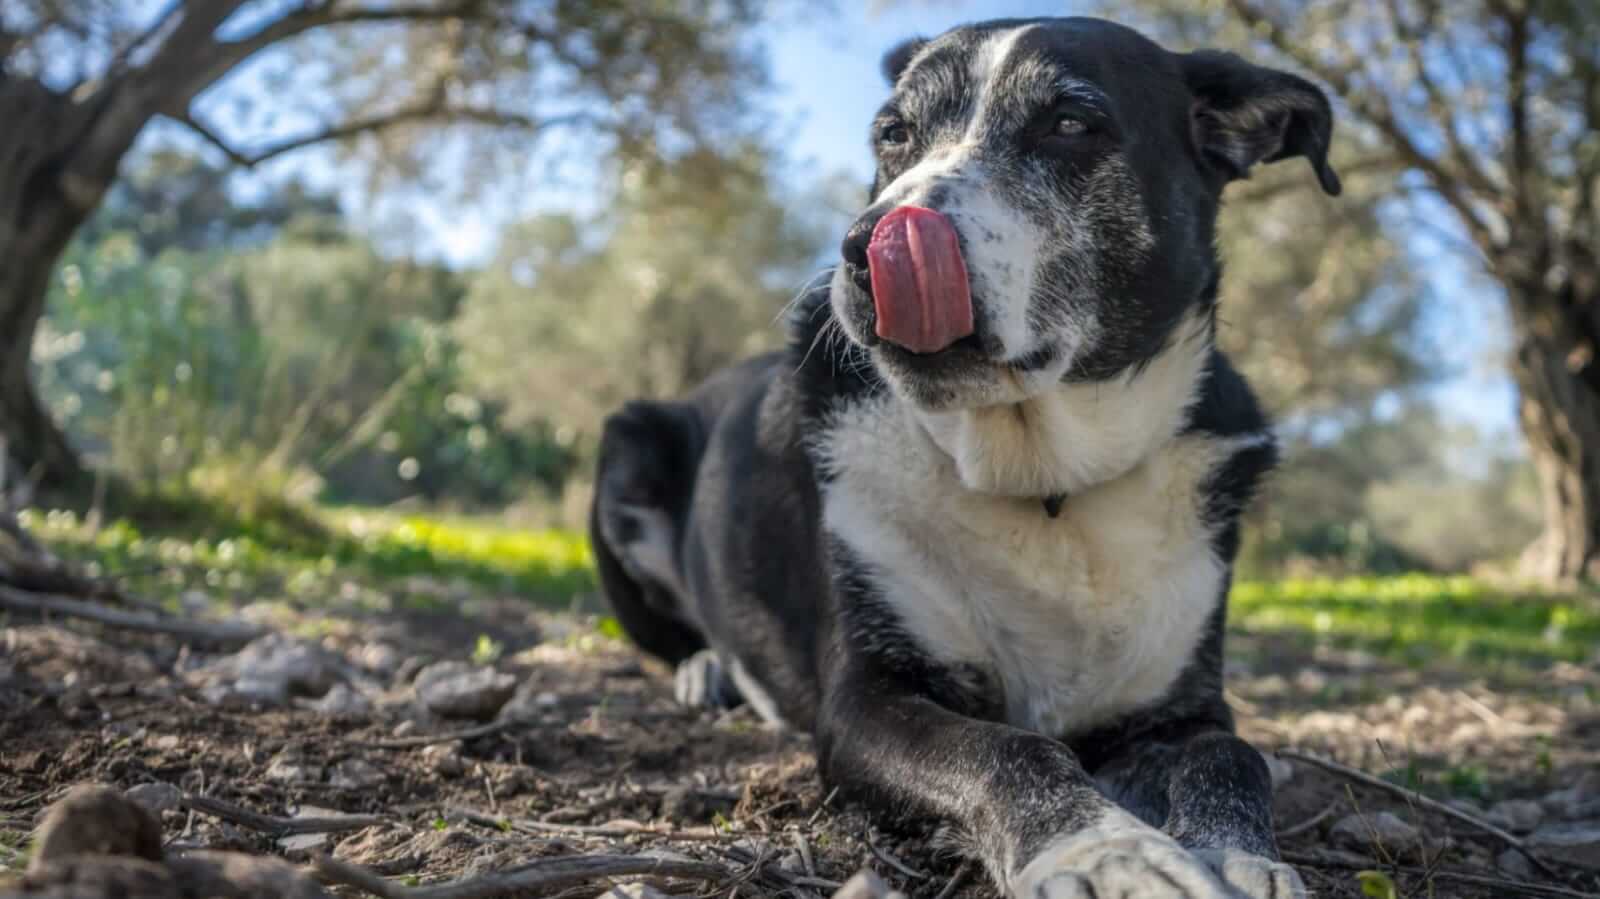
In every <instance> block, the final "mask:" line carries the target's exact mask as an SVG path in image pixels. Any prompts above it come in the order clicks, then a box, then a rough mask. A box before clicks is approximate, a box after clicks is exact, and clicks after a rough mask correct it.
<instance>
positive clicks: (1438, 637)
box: [25, 495, 1600, 665]
mask: <svg viewBox="0 0 1600 899" xmlns="http://www.w3.org/2000/svg"><path fill="white" fill-rule="evenodd" d="M129 508H130V511H132V509H134V508H136V509H137V512H134V513H133V514H138V515H139V517H140V518H139V520H140V521H141V522H142V523H141V524H140V525H138V526H136V525H134V524H132V523H130V522H129V521H127V520H121V521H117V522H115V523H112V524H110V525H109V526H106V527H104V528H101V529H99V530H98V531H91V529H89V528H88V527H87V526H86V525H85V524H84V523H83V521H82V520H80V519H79V518H78V517H76V516H74V515H72V514H71V513H67V512H50V513H41V512H37V511H35V512H32V513H27V515H26V518H25V522H26V523H27V525H28V526H29V527H30V528H32V529H33V530H34V531H35V532H36V533H38V534H39V535H40V536H41V537H43V538H44V539H45V540H46V541H47V542H49V543H50V544H51V545H52V546H54V547H55V548H56V550H57V551H58V552H61V553H62V554H63V555H66V556H68V557H70V558H75V559H78V560H80V561H83V562H85V563H86V564H89V565H91V566H92V567H93V569H94V570H96V571H97V572H98V573H100V574H103V575H108V576H112V577H117V578H121V579H123V580H124V581H125V582H126V583H127V584H128V585H129V586H130V587H131V588H132V589H134V590H136V591H137V592H140V593H142V594H145V595H147V596H150V597H152V598H157V599H166V600H168V601H172V600H174V599H175V597H177V596H178V595H179V594H180V593H182V592H183V591H184V590H186V589H190V588H200V589H204V590H207V591H208V592H210V593H213V594H223V595H231V596H232V597H234V598H235V599H239V600H245V599H254V598H263V599H276V598H283V597H287V598H291V599H294V600H297V601H299V602H302V603H305V604H314V603H315V602H316V601H317V599H318V597H326V596H330V595H345V596H348V595H349V594H351V593H352V592H354V593H355V594H357V595H356V596H355V599H357V600H358V601H359V600H360V599H361V598H362V595H364V594H368V593H370V595H371V597H372V599H373V601H374V602H375V603H383V602H390V601H395V600H393V599H391V597H398V598H399V599H398V601H400V602H404V603H408V604H413V605H416V606H424V607H428V608H435V607H437V608H441V609H442V608H448V607H449V604H450V603H452V602H457V601H459V594H461V593H462V592H463V589H473V590H490V591H495V592H498V593H502V594H510V595H520V596H524V597H526V598H528V599H529V600H531V601H535V602H539V603H542V604H545V605H547V606H550V607H559V606H565V605H569V604H571V603H572V601H573V600H574V598H576V597H578V596H581V595H587V594H590V593H592V592H593V591H594V589H595V580H594V572H593V559H592V557H591V555H590V552H589V547H588V543H587V541H586V540H585V539H584V536H583V535H582V534H579V533H576V532H571V531H560V530H541V531H527V530H516V529H513V528H509V527H505V526H503V525H501V524H498V523H496V522H494V521H491V520H484V519H465V518H429V517H424V516H417V515H402V514H396V513H392V512H386V511H376V510H364V509H317V508H307V507H299V506H294V505H291V504H286V503H283V502H281V501H252V500H250V499H249V498H248V496H245V497H243V498H238V497H228V498H225V499H223V500H221V501H218V500H216V499H211V500H206V499H204V498H196V497H193V496H187V495H161V496H157V497H154V498H146V499H144V500H142V501H141V503H140V504H139V505H138V506H137V507H129ZM429 585H432V587H433V588H432V589H430V586H429ZM1230 620H1231V623H1232V627H1233V628H1234V629H1235V630H1238V631H1243V632H1246V633H1256V634H1263V633H1265V634H1287V635H1291V636H1293V637H1295V638H1297V639H1300V640H1304V641H1308V642H1317V643H1326V644H1332V645H1338V646H1345V647H1354V648H1362V649H1366V650H1369V651H1372V652H1375V653H1379V654H1381V655H1384V656H1386V657H1389V658H1393V659H1397V660H1400V661H1404V662H1408V663H1411V664H1417V665H1424V664H1428V663H1430V662H1433V661H1435V660H1438V659H1441V658H1445V659H1458V660H1464V661H1473V662H1475V661H1508V662H1524V661H1530V662H1551V661H1570V662H1582V661H1586V660H1587V659H1589V658H1590V657H1591V656H1592V654H1593V653H1594V652H1595V647H1596V646H1600V598H1597V597H1596V596H1595V595H1593V594H1589V595H1581V594H1554V593H1547V592H1541V591H1537V590H1527V591H1517V590H1511V589H1507V588H1503V587H1497V586H1494V585H1491V584H1488V583H1485V582H1483V581H1478V580H1473V579H1471V578H1466V577H1435V576H1428V575H1403V576H1397V577H1349V578H1339V579H1315V578H1306V579H1285V580H1277V581H1252V582H1242V583H1240V584H1238V585H1237V586H1236V587H1235V588H1234V591H1233V597H1232V603H1231V606H1230ZM603 626H604V623H603ZM613 629H615V628H614V627H613ZM495 649H496V648H495V647H494V646H490V645H485V646H481V647H478V652H479V653H481V654H483V655H485V656H487V655H490V654H492V653H494V652H495Z"/></svg>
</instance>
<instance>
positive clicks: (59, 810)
mask: <svg viewBox="0 0 1600 899" xmlns="http://www.w3.org/2000/svg"><path fill="white" fill-rule="evenodd" d="M76 855H123V856H130V857H132V858H142V859H146V860H148V861H153V862H158V861H161V824H160V822H158V821H157V820H156V818H155V816H154V815H152V814H151V813H150V812H148V811H146V810H145V808H144V806H142V805H139V804H138V803H136V802H134V801H133V800H131V799H129V798H127V797H126V796H124V795H122V791H121V790H118V789H117V788H115V787H110V786H106V785H105V784H79V785H78V786H75V787H73V788H72V789H71V790H69V791H68V792H67V795H65V796H63V797H61V799H59V800H58V801H56V803H55V804H53V805H51V806H50V808H49V809H47V810H46V811H45V814H44V820H43V822H42V823H41V824H40V825H39V833H38V836H36V837H35V838H34V843H33V857H32V858H31V859H30V861H29V863H28V870H29V871H33V870H35V869H37V868H40V867H42V866H44V865H46V864H48V863H50V862H56V861H60V860H62V859H66V858H68V857H71V856H76Z"/></svg>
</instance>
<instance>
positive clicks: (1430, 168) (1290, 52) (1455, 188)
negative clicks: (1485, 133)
mask: <svg viewBox="0 0 1600 899" xmlns="http://www.w3.org/2000/svg"><path fill="white" fill-rule="evenodd" d="M1228 5H1229V7H1230V8H1232V9H1233V12H1234V14H1235V15H1236V16H1238V17H1239V19H1240V20H1242V21H1243V22H1244V23H1245V24H1246V25H1249V26H1250V27H1251V28H1252V30H1254V31H1256V32H1257V33H1260V34H1262V35H1264V36H1265V37H1266V39H1267V41H1268V42H1269V43H1271V44H1272V46H1273V48H1274V49H1276V50H1277V51H1278V52H1279V53H1282V54H1283V55H1284V56H1286V57H1288V58H1289V59H1291V60H1293V61H1294V62H1295V63H1297V64H1298V65H1300V66H1302V67H1304V68H1305V69H1306V70H1307V71H1309V72H1310V73H1311V74H1313V75H1315V76H1317V77H1318V78H1320V79H1322V80H1323V81H1325V82H1327V83H1328V85H1329V86H1330V87H1332V88H1333V89H1334V90H1335V91H1337V92H1338V93H1339V95H1340V96H1342V97H1344V99H1345V102H1346V103H1347V104H1348V105H1349V108H1350V111H1351V112H1353V113H1355V114H1356V115H1357V116H1359V117H1360V118H1362V119H1364V120H1365V121H1367V122H1369V123H1371V124H1372V126H1373V127H1375V128H1377V129H1378V130H1379V131H1380V132H1381V133H1382V134H1383V136H1384V137H1385V138H1386V139H1387V140H1388V141H1389V142H1390V143H1391V144H1392V145H1393V146H1394V148H1395V151H1396V152H1397V153H1399V155H1400V157H1401V158H1402V159H1403V160H1405V161H1406V162H1407V163H1408V164H1409V165H1411V166H1413V167H1415V168H1417V169H1418V170H1420V171H1421V172H1422V173H1423V174H1424V175H1426V176H1427V177H1428V180H1429V181H1430V182H1431V183H1432V184H1433V186H1434V189H1435V190H1437V191H1438V192H1439V195H1440V197H1442V198H1443V199H1444V201H1445V202H1446V203H1448V204H1449V205H1450V208H1451V209H1453V210H1455V212H1456V214H1457V215H1459V216H1461V220H1462V223H1463V224H1464V225H1466V228H1467V231H1468V232H1469V233H1471V234H1472V237H1473V240H1474V241H1476V242H1477V243H1478V244H1479V246H1480V247H1481V248H1482V249H1483V250H1484V251H1485V252H1487V251H1488V250H1490V249H1492V247H1493V245H1494V236H1493V233H1492V232H1491V230H1490V228H1489V224H1488V223H1487V222H1486V221H1484V219H1483V217H1482V216H1481V215H1480V214H1479V212H1478V210H1477V209H1474V208H1473V204H1472V199H1473V197H1472V195H1471V194H1469V192H1468V190H1467V188H1466V185H1465V184H1464V183H1463V181H1462V179H1461V178H1460V176H1459V175H1458V174H1457V173H1455V172H1452V171H1451V170H1450V169H1449V168H1447V167H1446V166H1445V165H1444V164H1443V163H1441V162H1440V161H1439V160H1438V159H1436V158H1434V157H1433V156H1432V155H1430V154H1428V153H1427V152H1425V151H1424V150H1423V149H1422V148H1421V147H1420V146H1419V145H1418V144H1417V142H1416V141H1415V140H1414V139H1413V138H1412V136H1411V135H1410V134H1409V133H1408V132H1407V131H1406V128H1405V126H1403V125H1402V124H1401V123H1400V121H1399V119H1398V118H1396V116H1395V114H1394V110H1393V109H1392V108H1391V107H1390V105H1389V102H1388V100H1387V99H1386V98H1384V97H1383V96H1382V95H1381V94H1377V93H1376V92H1373V91H1368V90H1359V89H1357V88H1356V85H1355V83H1354V81H1353V78H1352V76H1353V75H1354V74H1355V71H1354V69H1348V68H1335V67H1332V66H1328V65H1326V64H1325V63H1323V62H1322V61H1321V60H1319V59H1317V58H1316V56H1315V55H1314V54H1312V53H1310V52H1308V51H1307V50H1306V48H1305V47H1304V46H1303V45H1301V44H1300V43H1299V42H1297V41H1295V40H1294V39H1293V38H1292V37H1291V36H1290V35H1289V34H1288V32H1287V31H1285V29H1284V27H1283V26H1282V25H1280V24H1278V22H1277V20H1276V19H1274V18H1273V17H1272V16H1270V15H1268V14H1267V12H1266V11H1265V10H1263V9H1262V8H1261V7H1259V6H1257V5H1256V4H1254V3H1252V2H1251V0H1228ZM1481 199H1484V200H1487V201H1490V202H1494V201H1496V200H1498V199H1499V198H1498V197H1483V198H1481Z"/></svg>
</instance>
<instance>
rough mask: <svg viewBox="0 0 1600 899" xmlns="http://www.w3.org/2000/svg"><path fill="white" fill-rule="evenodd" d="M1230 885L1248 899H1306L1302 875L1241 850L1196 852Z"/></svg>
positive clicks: (1288, 867)
mask: <svg viewBox="0 0 1600 899" xmlns="http://www.w3.org/2000/svg"><path fill="white" fill-rule="evenodd" d="M1195 855H1198V856H1199V857H1200V858H1201V860H1203V861H1204V862H1205V863H1206V864H1208V865H1210V866H1211V870H1213V871H1215V872H1216V873H1217V876H1218V877H1221V878H1222V879H1223V880H1224V881H1226V882H1227V884H1228V885H1229V886H1231V887H1233V888H1234V889H1235V890H1237V891H1238V892H1239V893H1241V894H1243V895H1244V896H1246V897H1248V899H1306V896H1307V895H1308V894H1307V893H1306V885H1305V882H1304V881H1302V880H1301V879H1300V874H1299V872H1297V871H1295V869H1294V868H1293V867H1291V866H1289V865H1286V864H1284V863H1283V862H1275V861H1273V860H1272V859H1270V858H1264V857H1262V856H1259V855H1256V854H1255V853H1253V852H1245V851H1244V850H1242V849H1201V850H1197V851H1196V852H1195Z"/></svg>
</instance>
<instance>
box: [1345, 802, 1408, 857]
mask: <svg viewBox="0 0 1600 899" xmlns="http://www.w3.org/2000/svg"><path fill="white" fill-rule="evenodd" d="M1333 838H1334V839H1335V840H1339V841H1340V842H1343V843H1344V844H1345V845H1347V846H1350V847H1352V848H1356V849H1368V848H1370V847H1371V846H1372V845H1373V843H1374V842H1377V843H1381V844H1382V845H1383V848H1384V849H1385V850H1387V851H1389V852H1393V853H1397V854H1406V853H1411V852H1415V851H1416V850H1418V849H1421V848H1422V844H1423V839H1422V832H1421V831H1420V830H1417V829H1416V828H1415V827H1413V826H1411V825H1410V824H1407V823H1406V822H1405V821H1404V820H1402V819H1401V818H1400V817H1399V816H1398V815H1396V814H1394V813H1393V812H1377V813H1374V814H1364V815H1351V816H1349V817H1347V818H1344V819H1343V820H1341V821H1340V822H1339V823H1337V824H1335V825H1333Z"/></svg>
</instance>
